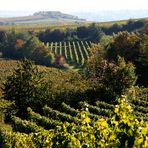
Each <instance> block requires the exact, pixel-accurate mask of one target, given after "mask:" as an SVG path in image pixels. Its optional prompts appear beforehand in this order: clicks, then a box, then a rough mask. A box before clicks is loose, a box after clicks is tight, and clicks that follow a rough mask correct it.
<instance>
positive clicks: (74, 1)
mask: <svg viewBox="0 0 148 148" xmlns="http://www.w3.org/2000/svg"><path fill="white" fill-rule="evenodd" d="M120 9H130V10H131V9H134V10H135V9H147V10H148V0H0V11H24V12H36V11H52V10H53V11H62V12H67V13H70V12H78V11H79V12H90V11H91V12H96V11H99V10H120Z"/></svg>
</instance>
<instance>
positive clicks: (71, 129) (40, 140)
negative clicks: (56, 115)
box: [0, 98, 148, 148]
mask: <svg viewBox="0 0 148 148" xmlns="http://www.w3.org/2000/svg"><path fill="white" fill-rule="evenodd" d="M88 115H89V112H87V111H81V112H80V113H78V115H77V118H78V119H79V120H80V122H77V123H68V122H65V123H64V124H63V125H61V126H57V127H56V128H55V129H54V130H53V129H51V130H42V131H39V132H33V133H30V134H25V133H19V132H7V131H4V130H1V133H0V140H1V146H2V147H16V148H18V147H93V148H95V147H147V146H148V126H147V124H146V123H145V122H143V121H138V120H137V119H136V118H135V117H134V116H133V114H132V109H131V106H130V105H129V104H128V103H127V102H126V98H122V99H119V100H118V105H117V106H116V107H115V109H114V111H113V113H112V114H111V117H110V119H104V118H98V120H97V121H95V122H94V123H92V120H91V119H90V118H89V116H88ZM26 129H27V128H26Z"/></svg>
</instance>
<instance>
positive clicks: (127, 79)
mask: <svg viewBox="0 0 148 148" xmlns="http://www.w3.org/2000/svg"><path fill="white" fill-rule="evenodd" d="M97 46H98V45H97ZM93 48H94V49H93V52H92V49H91V53H92V54H91V55H90V57H89V59H88V62H87V65H86V75H87V77H88V78H89V80H90V86H91V87H92V89H91V90H89V92H88V94H89V95H90V96H91V95H92V96H94V98H96V99H98V98H100V99H103V100H106V101H108V102H109V101H114V99H115V98H116V97H120V96H121V95H122V94H123V93H125V91H126V90H127V89H128V88H130V87H132V86H133V85H134V84H135V82H136V79H137V77H136V74H135V67H134V65H133V64H132V63H126V62H125V60H124V58H121V57H118V59H117V63H115V62H114V63H113V62H109V61H107V60H105V59H104V58H105V54H104V53H103V51H104V50H103V49H102V48H101V46H98V47H97V48H95V46H94V47H93Z"/></svg>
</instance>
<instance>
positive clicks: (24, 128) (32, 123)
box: [12, 100, 148, 133]
mask: <svg viewBox="0 0 148 148" xmlns="http://www.w3.org/2000/svg"><path fill="white" fill-rule="evenodd" d="M136 104H137V105H136ZM147 105H148V101H147V100H141V101H138V100H136V101H134V100H133V101H132V104H131V106H133V109H134V111H133V113H134V114H135V115H136V118H137V119H143V120H145V121H148V109H147V108H146V106H147ZM114 107H115V105H113V104H109V103H106V102H103V101H97V102H96V105H90V104H88V103H86V102H80V103H79V108H77V109H75V108H73V107H71V106H70V105H68V104H66V103H62V104H61V108H60V111H59V110H54V109H52V108H51V107H48V106H44V108H43V115H40V114H38V113H36V112H34V111H33V110H32V109H31V108H28V120H22V119H20V118H18V117H15V116H14V117H13V118H12V120H13V122H12V127H13V130H14V131H18V132H24V133H31V132H38V131H40V130H42V129H46V130H49V129H53V128H54V127H56V126H58V125H59V126H60V125H62V124H63V123H64V122H65V121H67V122H69V123H71V122H74V123H79V121H80V120H79V118H78V117H77V114H78V113H79V112H80V111H81V110H82V108H83V109H88V110H89V112H90V114H89V118H90V119H91V120H92V122H94V121H96V120H97V119H98V118H101V117H103V118H106V119H108V118H109V117H110V114H111V111H113V109H114Z"/></svg>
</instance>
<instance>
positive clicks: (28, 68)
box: [4, 60, 51, 117]
mask: <svg viewBox="0 0 148 148" xmlns="http://www.w3.org/2000/svg"><path fill="white" fill-rule="evenodd" d="M46 81H47V80H45V79H44V75H43V73H42V72H40V71H39V70H38V68H37V67H36V66H34V65H33V63H32V62H31V61H28V60H25V61H24V62H22V63H21V64H20V65H19V68H18V69H16V70H15V71H14V73H13V75H12V76H9V77H8V79H7V81H6V83H5V84H4V86H5V87H4V99H6V100H10V101H15V105H16V107H17V109H18V115H21V116H22V117H23V116H25V115H26V114H25V113H26V109H27V107H28V106H30V107H32V108H33V109H34V110H37V111H41V109H42V107H43V106H44V105H45V104H46V103H47V100H48V99H49V98H50V95H49V94H50V89H49V88H50V84H51V83H50V82H49V81H47V82H46ZM37 106H38V107H37Z"/></svg>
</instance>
